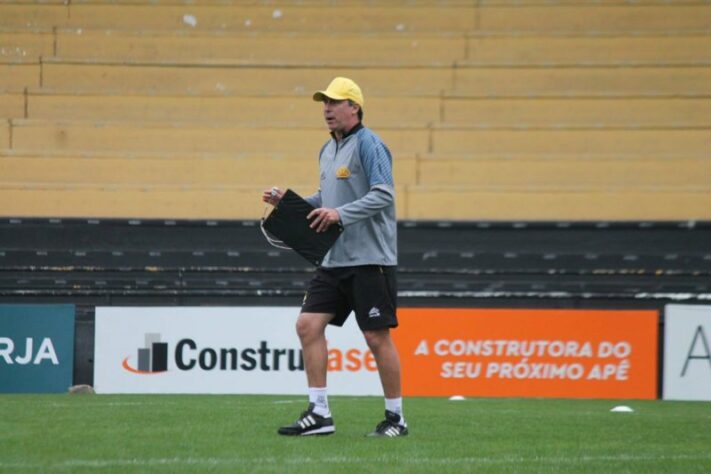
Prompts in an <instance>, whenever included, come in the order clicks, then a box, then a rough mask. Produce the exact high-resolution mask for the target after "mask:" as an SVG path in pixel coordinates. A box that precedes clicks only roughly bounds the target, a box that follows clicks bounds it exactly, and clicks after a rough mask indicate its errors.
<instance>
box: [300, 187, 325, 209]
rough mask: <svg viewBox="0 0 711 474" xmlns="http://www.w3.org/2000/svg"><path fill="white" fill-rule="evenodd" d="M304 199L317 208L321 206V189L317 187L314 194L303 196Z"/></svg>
mask: <svg viewBox="0 0 711 474" xmlns="http://www.w3.org/2000/svg"><path fill="white" fill-rule="evenodd" d="M304 201H306V202H308V203H309V204H311V205H312V206H313V207H315V208H316V209H318V208H319V207H321V203H322V201H321V190H320V189H319V190H318V191H316V192H315V193H314V194H312V195H311V196H307V197H305V198H304Z"/></svg>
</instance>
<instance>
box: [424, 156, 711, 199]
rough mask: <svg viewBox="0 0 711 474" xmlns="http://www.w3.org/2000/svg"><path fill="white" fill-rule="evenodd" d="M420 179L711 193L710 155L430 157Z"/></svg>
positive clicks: (430, 182) (531, 186)
mask: <svg viewBox="0 0 711 474" xmlns="http://www.w3.org/2000/svg"><path fill="white" fill-rule="evenodd" d="M418 182H419V184H422V185H461V186H474V187H482V186H501V187H502V188H504V189H511V188H512V187H519V188H522V189H536V188H543V189H545V188H555V189H561V190H571V189H575V188H588V187H595V188H598V189H615V188H624V189H628V190H629V189H637V188H642V189H652V188H657V189H662V188H675V189H678V190H683V189H704V188H705V189H707V190H708V191H711V157H708V156H707V157H684V156H676V155H672V156H664V157H647V156H637V157H631V158H630V157H622V156H618V155H613V156H607V157H604V156H596V157H592V158H584V157H580V156H577V155H571V156H567V157H563V158H556V157H552V158H546V157H531V156H523V157H511V158H501V157H490V158H461V159H443V158H439V157H433V158H424V159H420V161H419V181H418Z"/></svg>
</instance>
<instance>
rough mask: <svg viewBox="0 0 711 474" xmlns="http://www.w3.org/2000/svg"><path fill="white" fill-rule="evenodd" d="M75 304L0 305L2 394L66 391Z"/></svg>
mask: <svg viewBox="0 0 711 474" xmlns="http://www.w3.org/2000/svg"><path fill="white" fill-rule="evenodd" d="M74 318H75V308H74V305H68V304H63V305H0V393H29V392H50V393H51V392H55V393H62V392H66V391H67V388H68V387H69V386H70V385H71V384H72V375H73V368H74Z"/></svg>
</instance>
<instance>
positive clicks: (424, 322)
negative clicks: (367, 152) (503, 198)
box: [392, 308, 658, 399]
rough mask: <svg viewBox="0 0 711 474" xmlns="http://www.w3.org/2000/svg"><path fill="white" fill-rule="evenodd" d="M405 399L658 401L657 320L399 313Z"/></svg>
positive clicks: (585, 313) (580, 313)
mask: <svg viewBox="0 0 711 474" xmlns="http://www.w3.org/2000/svg"><path fill="white" fill-rule="evenodd" d="M398 319H399V320H400V326H399V327H398V328H397V330H395V331H393V333H392V334H393V337H394V339H395V342H396V344H397V346H398V349H399V351H400V357H401V362H402V372H403V394H404V395H406V396H452V395H465V396H482V397H565V398H617V399H620V398H622V399H652V398H656V397H657V327H658V314H657V311H627V310H619V311H618V310H567V309H566V310H548V309H541V310H533V309H452V308H401V309H399V310H398Z"/></svg>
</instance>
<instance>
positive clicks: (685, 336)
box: [664, 304, 711, 400]
mask: <svg viewBox="0 0 711 474" xmlns="http://www.w3.org/2000/svg"><path fill="white" fill-rule="evenodd" d="M664 324H665V328H664V399H665V400H711V306H692V305H674V304H671V305H667V306H666V308H665V323H664Z"/></svg>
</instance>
